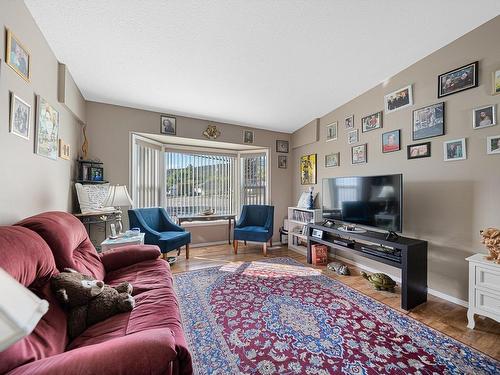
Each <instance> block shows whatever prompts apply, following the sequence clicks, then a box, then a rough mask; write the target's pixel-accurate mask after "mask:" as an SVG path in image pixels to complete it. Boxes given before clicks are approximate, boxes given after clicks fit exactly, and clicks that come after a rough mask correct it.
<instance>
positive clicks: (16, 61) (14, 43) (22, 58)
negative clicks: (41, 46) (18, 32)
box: [5, 30, 31, 82]
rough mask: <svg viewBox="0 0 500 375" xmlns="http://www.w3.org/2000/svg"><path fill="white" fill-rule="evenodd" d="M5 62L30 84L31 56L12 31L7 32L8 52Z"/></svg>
mask: <svg viewBox="0 0 500 375" xmlns="http://www.w3.org/2000/svg"><path fill="white" fill-rule="evenodd" d="M5 62H6V63H7V65H8V66H10V67H11V68H12V69H14V71H15V72H16V73H17V74H19V75H20V76H21V77H22V78H23V79H24V80H26V81H28V82H29V81H30V79H31V55H30V53H29V51H28V50H27V49H26V48H25V47H24V46H23V45H22V44H21V42H20V41H19V39H17V37H16V36H15V35H14V34H13V33H12V31H10V30H7V51H6V56H5Z"/></svg>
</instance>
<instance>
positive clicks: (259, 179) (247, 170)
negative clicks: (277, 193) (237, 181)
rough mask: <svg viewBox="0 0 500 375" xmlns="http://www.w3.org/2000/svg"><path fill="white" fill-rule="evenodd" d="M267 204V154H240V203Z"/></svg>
mask: <svg viewBox="0 0 500 375" xmlns="http://www.w3.org/2000/svg"><path fill="white" fill-rule="evenodd" d="M244 204H267V155H266V154H265V153H259V154H243V155H241V205H244Z"/></svg>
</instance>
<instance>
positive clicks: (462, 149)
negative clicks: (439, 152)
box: [443, 138, 467, 161]
mask: <svg viewBox="0 0 500 375" xmlns="http://www.w3.org/2000/svg"><path fill="white" fill-rule="evenodd" d="M466 146H467V145H466V142H465V138H461V139H454V140H452V141H446V142H443V152H444V161H455V160H465V159H467V147H466Z"/></svg>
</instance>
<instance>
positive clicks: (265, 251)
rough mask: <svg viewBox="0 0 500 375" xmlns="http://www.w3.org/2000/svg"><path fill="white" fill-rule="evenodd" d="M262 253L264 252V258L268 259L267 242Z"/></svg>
mask: <svg viewBox="0 0 500 375" xmlns="http://www.w3.org/2000/svg"><path fill="white" fill-rule="evenodd" d="M262 251H263V252H264V256H265V257H267V242H264V243H263V244H262Z"/></svg>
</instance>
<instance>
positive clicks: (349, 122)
mask: <svg viewBox="0 0 500 375" xmlns="http://www.w3.org/2000/svg"><path fill="white" fill-rule="evenodd" d="M344 127H345V128H346V129H354V115H350V116H348V117H346V118H345V119H344Z"/></svg>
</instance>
